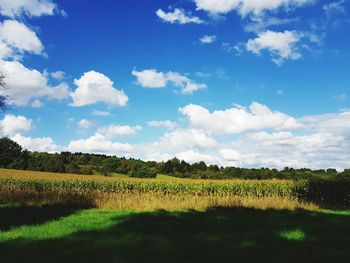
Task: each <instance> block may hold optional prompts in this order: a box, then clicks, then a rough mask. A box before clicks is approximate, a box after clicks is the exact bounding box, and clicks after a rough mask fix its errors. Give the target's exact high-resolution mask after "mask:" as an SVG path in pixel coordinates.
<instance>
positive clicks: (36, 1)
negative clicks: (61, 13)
mask: <svg viewBox="0 0 350 263" xmlns="http://www.w3.org/2000/svg"><path fill="white" fill-rule="evenodd" d="M55 10H57V5H56V4H55V3H53V2H52V1H51V0H0V13H1V15H3V16H8V17H12V18H14V17H18V16H22V15H26V16H29V17H33V16H36V17H38V16H44V15H53V14H54V13H55Z"/></svg>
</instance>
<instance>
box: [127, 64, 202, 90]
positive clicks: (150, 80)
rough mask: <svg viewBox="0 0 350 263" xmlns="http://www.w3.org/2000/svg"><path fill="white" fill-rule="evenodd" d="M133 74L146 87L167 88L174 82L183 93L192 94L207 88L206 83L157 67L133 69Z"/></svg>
mask: <svg viewBox="0 0 350 263" xmlns="http://www.w3.org/2000/svg"><path fill="white" fill-rule="evenodd" d="M132 75H134V76H135V77H136V78H137V83H138V84H139V85H140V86H142V87H144V88H165V87H166V86H167V85H168V84H172V85H174V86H175V87H179V88H180V89H181V93H183V94H191V93H193V92H194V91H197V90H200V89H205V88H207V85H206V84H204V83H197V82H195V81H193V80H191V79H189V78H188V77H186V76H184V75H181V74H180V73H178V72H172V71H169V72H167V73H163V72H158V71H157V70H156V69H146V70H143V71H137V70H133V71H132Z"/></svg>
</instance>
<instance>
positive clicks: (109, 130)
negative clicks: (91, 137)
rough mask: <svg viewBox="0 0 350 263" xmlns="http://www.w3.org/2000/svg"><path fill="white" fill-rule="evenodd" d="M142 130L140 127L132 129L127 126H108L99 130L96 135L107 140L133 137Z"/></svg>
mask: <svg viewBox="0 0 350 263" xmlns="http://www.w3.org/2000/svg"><path fill="white" fill-rule="evenodd" d="M141 130H142V127H141V126H140V125H136V126H134V127H132V126H129V125H109V126H107V127H103V128H99V129H98V131H97V132H98V133H100V134H102V135H103V136H105V137H107V138H115V137H120V136H126V135H133V134H136V133H138V132H139V131H141Z"/></svg>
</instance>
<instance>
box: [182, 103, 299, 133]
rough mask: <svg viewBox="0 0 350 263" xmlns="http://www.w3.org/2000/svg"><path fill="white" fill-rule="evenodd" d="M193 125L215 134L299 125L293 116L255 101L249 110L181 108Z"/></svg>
mask: <svg viewBox="0 0 350 263" xmlns="http://www.w3.org/2000/svg"><path fill="white" fill-rule="evenodd" d="M180 112H181V113H182V114H183V115H185V116H186V117H187V119H188V120H189V123H190V125H191V126H192V127H196V128H199V129H202V130H206V131H209V132H212V133H213V134H238V133H242V132H247V131H250V130H263V129H276V130H288V129H295V128H297V127H299V124H298V122H297V121H296V119H294V118H293V117H291V116H288V115H286V114H284V113H281V112H273V111H271V110H270V109H269V108H268V107H267V106H265V105H262V104H259V103H257V102H253V103H252V104H251V105H250V106H249V110H247V109H245V108H243V107H233V108H230V109H227V110H223V111H220V110H219V111H213V112H209V111H208V110H207V109H206V108H204V107H202V106H199V105H195V104H189V105H187V106H185V107H183V108H181V109H180Z"/></svg>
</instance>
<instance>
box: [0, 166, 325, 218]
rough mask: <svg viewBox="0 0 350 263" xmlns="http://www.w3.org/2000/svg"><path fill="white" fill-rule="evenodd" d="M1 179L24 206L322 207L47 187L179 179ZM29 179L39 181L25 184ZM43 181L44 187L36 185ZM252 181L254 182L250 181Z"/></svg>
mask: <svg viewBox="0 0 350 263" xmlns="http://www.w3.org/2000/svg"><path fill="white" fill-rule="evenodd" d="M0 179H14V183H12V184H9V185H6V184H0V202H2V203H12V202H16V203H21V204H24V205H48V204H50V205H52V204H62V205H79V206H82V207H94V208H113V209H131V210H138V211H153V210H158V209H163V210H167V211H178V210H188V209H194V210H206V209H208V208H210V207H218V206H220V207H249V208H258V209H268V208H274V209H290V210H294V209H307V210H317V209H319V207H318V206H317V205H316V204H313V203H310V202H301V201H299V200H297V198H293V197H289V196H260V197H257V196H240V195H232V194H223V195H222V194H204V195H203V194H201V195H198V194H196V193H192V192H191V191H188V192H183V193H178V194H177V193H175V194H174V192H172V193H170V194H166V193H163V192H147V191H146V192H137V191H131V192H128V191H121V192H118V193H116V192H112V191H107V190H101V189H98V188H94V187H91V188H81V189H77V188H74V187H73V188H69V187H68V188H62V187H52V186H51V185H50V184H49V186H48V187H47V185H46V183H50V182H52V181H56V182H63V181H64V182H70V181H73V180H74V181H79V182H84V181H85V182H86V181H91V182H96V181H98V182H104V184H105V183H107V185H108V184H109V183H110V184H113V183H116V182H120V181H128V182H135V183H140V182H142V183H145V182H146V184H148V183H149V182H162V183H164V184H170V185H172V186H173V185H174V184H175V185H176V184H179V182H180V181H179V179H176V180H173V181H172V180H169V179H151V180H150V179H135V178H120V177H119V178H111V177H103V176H86V175H74V174H56V173H45V172H33V171H18V170H8V169H0ZM28 180H31V182H34V183H35V182H36V183H35V184H34V187H33V185H32V184H26V183H25V182H27V181H28ZM181 181H182V183H183V184H185V185H193V184H198V185H213V184H214V185H226V184H233V183H242V180H230V181H208V180H181ZM38 182H40V184H41V183H42V184H43V185H44V186H45V187H39V188H37V186H38V185H39V186H40V184H38ZM250 183H251V181H250ZM37 184H38V185H37Z"/></svg>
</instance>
